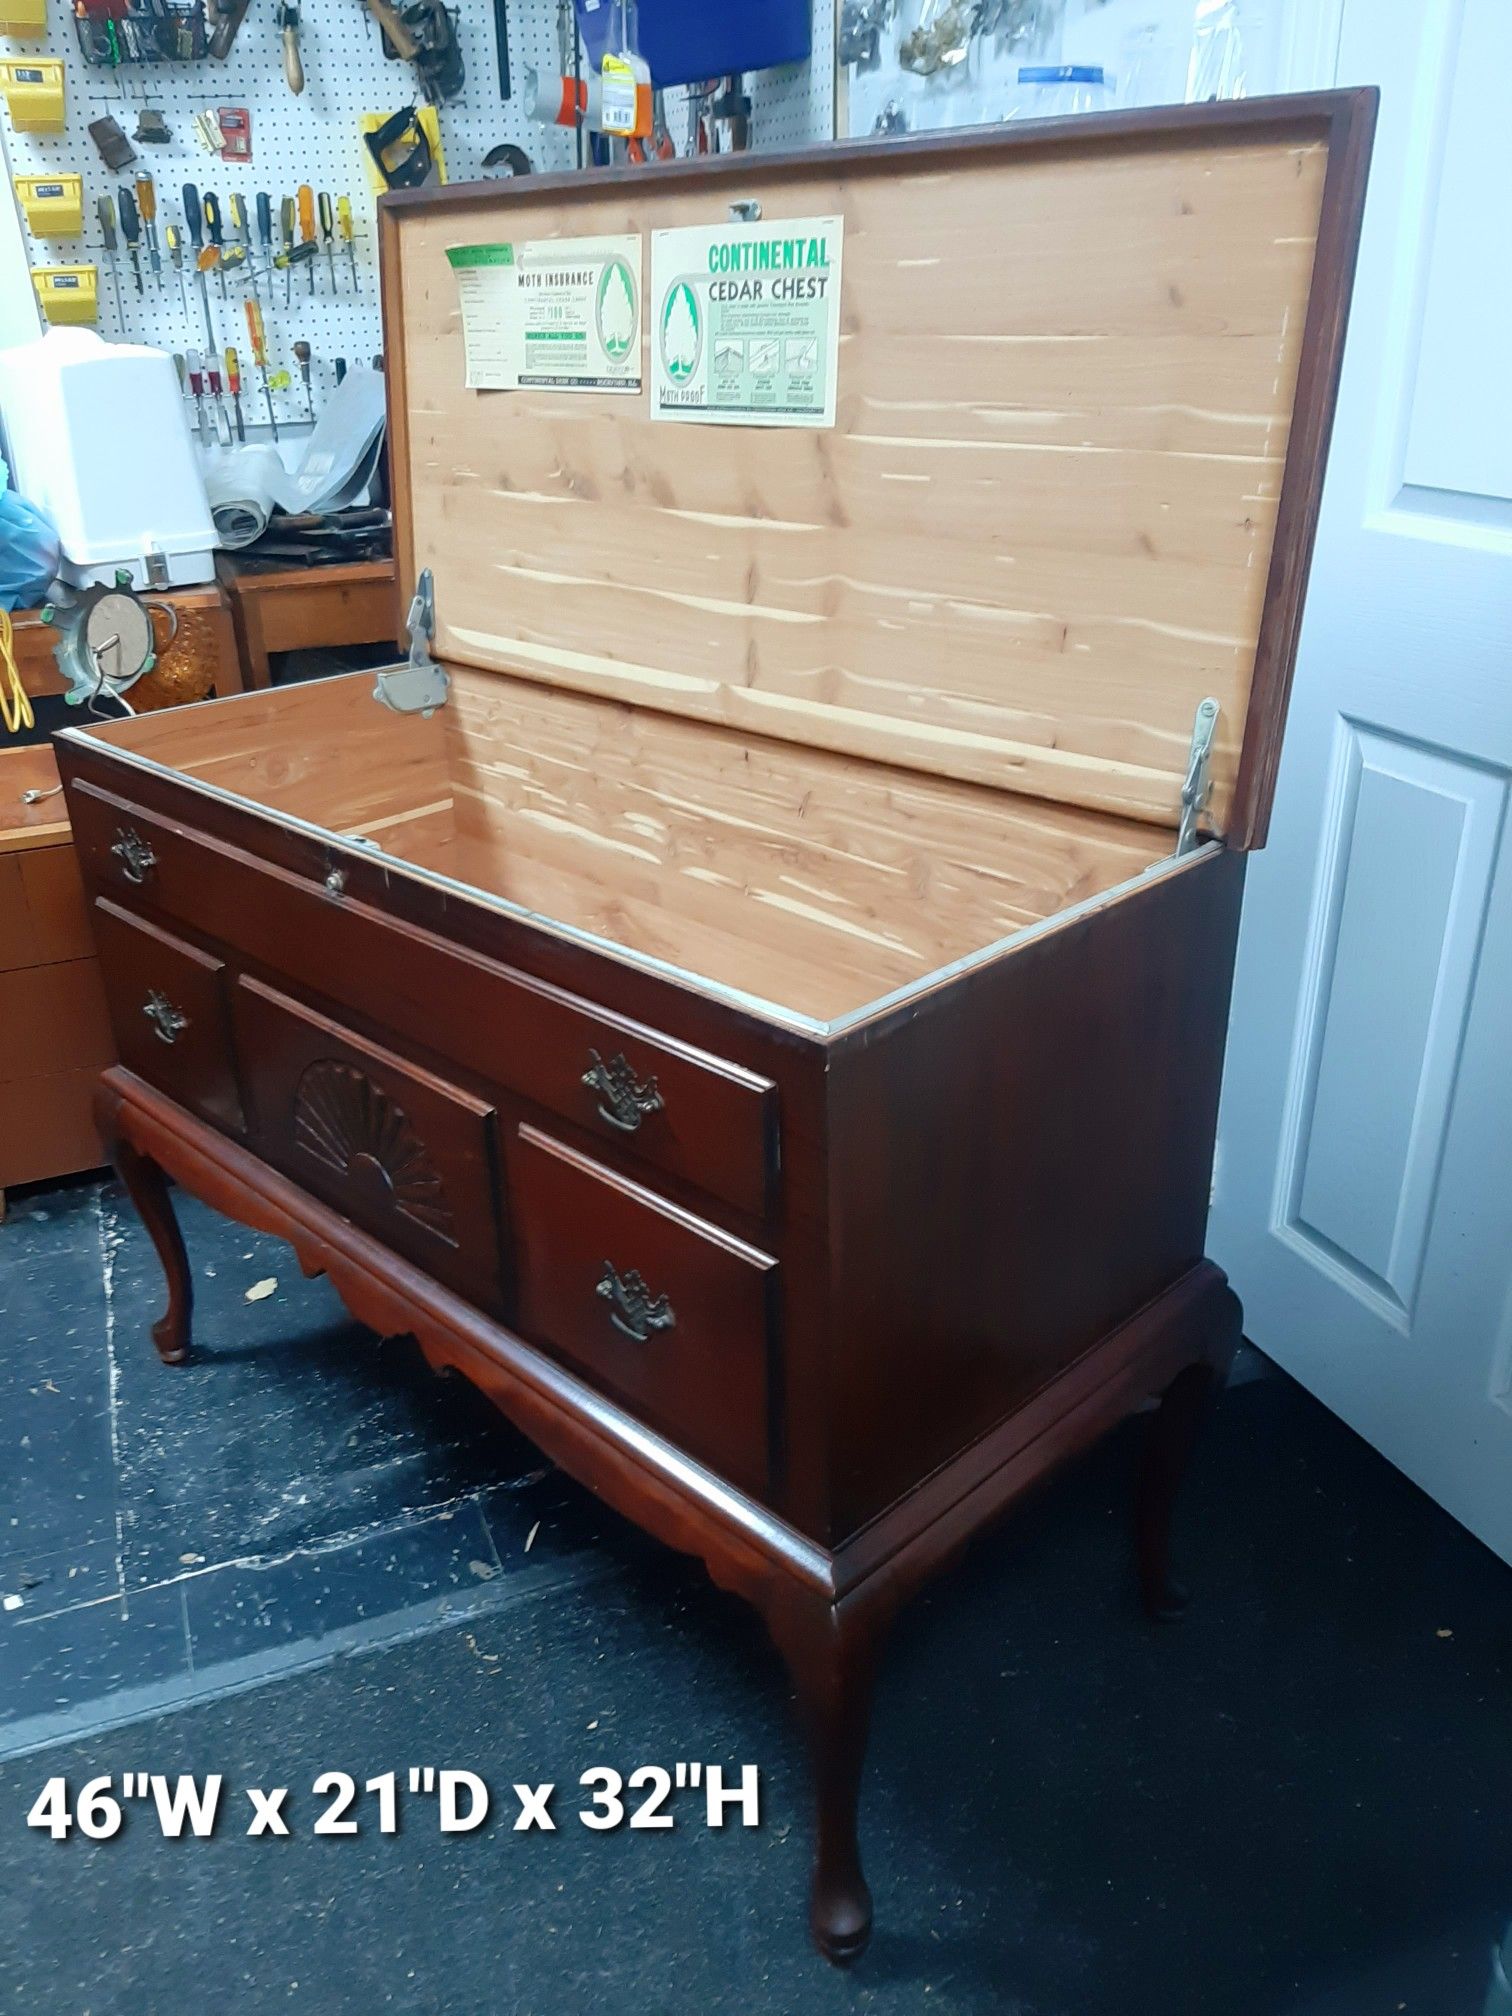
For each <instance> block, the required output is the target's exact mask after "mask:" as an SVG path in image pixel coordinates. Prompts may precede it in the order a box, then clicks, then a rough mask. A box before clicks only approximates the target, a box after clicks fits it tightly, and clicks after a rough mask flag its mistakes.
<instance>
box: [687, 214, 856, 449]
mask: <svg viewBox="0 0 1512 2016" xmlns="http://www.w3.org/2000/svg"><path fill="white" fill-rule="evenodd" d="M844 238H845V220H844V219H843V218H842V217H794V218H785V219H784V220H783V221H782V222H780V223H774V224H721V225H716V226H714V227H712V228H703V227H694V228H690V229H685V230H678V231H653V232H652V234H651V302H652V312H653V315H654V320H653V322H652V325H651V358H652V364H651V417H652V418H653V419H654V420H705V421H715V422H722V423H724V424H727V425H731V424H733V425H736V426H744V427H833V426H834V424H835V384H836V380H837V378H838V375H839V358H840V262H841V251H842V248H843V244H844Z"/></svg>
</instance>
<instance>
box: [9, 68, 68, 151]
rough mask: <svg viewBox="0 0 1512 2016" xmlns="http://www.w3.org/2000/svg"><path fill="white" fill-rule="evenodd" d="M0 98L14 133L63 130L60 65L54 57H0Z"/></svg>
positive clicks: (61, 73)
mask: <svg viewBox="0 0 1512 2016" xmlns="http://www.w3.org/2000/svg"><path fill="white" fill-rule="evenodd" d="M0 97H3V98H4V100H5V104H6V109H7V110H8V111H9V113H10V118H11V124H12V126H14V127H15V129H16V131H17V132H18V133H61V132H62V131H63V64H62V62H61V60H60V59H59V58H58V57H56V56H5V57H0Z"/></svg>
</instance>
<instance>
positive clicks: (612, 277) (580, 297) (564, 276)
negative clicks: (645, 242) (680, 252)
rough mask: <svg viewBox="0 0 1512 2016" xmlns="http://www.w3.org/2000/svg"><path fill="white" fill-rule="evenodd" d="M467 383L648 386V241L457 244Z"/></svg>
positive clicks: (454, 263)
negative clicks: (644, 374) (644, 320)
mask: <svg viewBox="0 0 1512 2016" xmlns="http://www.w3.org/2000/svg"><path fill="white" fill-rule="evenodd" d="M446 256H447V259H448V260H449V261H450V263H451V267H452V271H453V272H454V273H455V274H456V276H457V296H458V301H459V304H460V306H461V310H462V339H463V345H464V348H465V352H466V357H467V383H468V385H469V386H470V387H471V388H472V390H474V391H477V392H518V391H519V390H520V388H521V387H522V386H527V385H533V386H540V387H544V388H546V389H548V390H552V391H558V392H639V391H640V389H641V326H640V317H641V256H642V255H641V241H640V239H639V238H638V237H634V236H630V237H623V238H543V239H539V240H535V241H530V240H526V241H523V242H521V243H520V244H516V245H453V246H452V247H451V249H450V250H449V251H448V252H447V255H446Z"/></svg>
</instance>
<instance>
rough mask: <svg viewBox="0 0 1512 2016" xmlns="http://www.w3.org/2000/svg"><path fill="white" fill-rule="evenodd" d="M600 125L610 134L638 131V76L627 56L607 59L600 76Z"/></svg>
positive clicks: (608, 56)
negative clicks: (626, 58) (636, 99)
mask: <svg viewBox="0 0 1512 2016" xmlns="http://www.w3.org/2000/svg"><path fill="white" fill-rule="evenodd" d="M599 89H600V92H601V94H602V96H601V99H600V110H599V124H600V125H601V126H602V128H603V130H604V131H605V132H606V133H633V132H634V131H635V72H634V71H633V70H632V69H631V68H630V65H629V64H628V63H627V62H626V61H625V59H624V57H623V56H611V55H606V56H605V57H604V67H603V69H602V71H601V72H600V73H599Z"/></svg>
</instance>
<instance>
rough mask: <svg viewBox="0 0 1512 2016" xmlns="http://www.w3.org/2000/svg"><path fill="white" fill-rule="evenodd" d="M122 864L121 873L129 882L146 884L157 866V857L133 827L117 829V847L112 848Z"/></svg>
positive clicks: (112, 851)
mask: <svg viewBox="0 0 1512 2016" xmlns="http://www.w3.org/2000/svg"><path fill="white" fill-rule="evenodd" d="M110 851H111V853H112V854H114V856H115V858H116V859H117V861H119V862H120V864H121V873H122V874H123V875H124V876H125V877H126V880H127V881H128V882H138V883H141V882H145V881H146V880H147V877H148V876H149V875H150V874H151V873H152V871H153V869H154V868H156V866H157V856H156V854H154V853H153V851H152V849H151V847H149V846H148V844H147V842H146V841H145V840H144V839H143V838H142V836H141V834H140V833H138V832H137V831H136V829H135V828H134V827H132V826H125V827H122V826H118V827H117V828H116V837H115V845H114V846H113V847H112V848H111V850H110Z"/></svg>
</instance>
